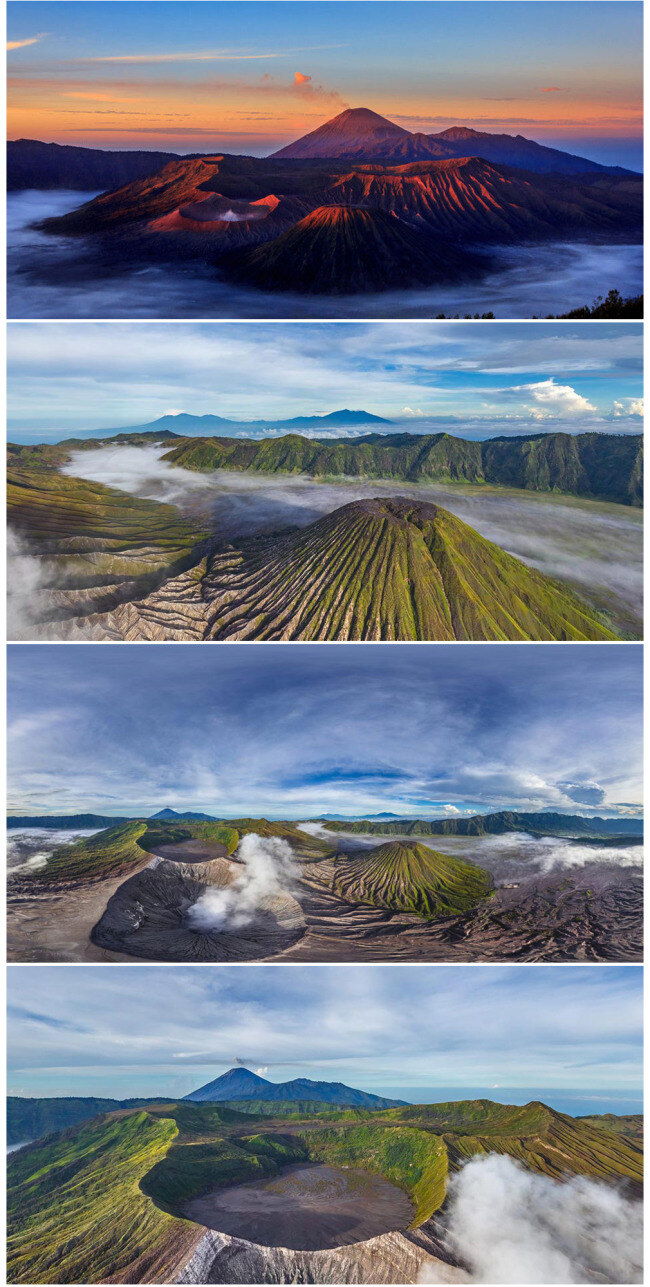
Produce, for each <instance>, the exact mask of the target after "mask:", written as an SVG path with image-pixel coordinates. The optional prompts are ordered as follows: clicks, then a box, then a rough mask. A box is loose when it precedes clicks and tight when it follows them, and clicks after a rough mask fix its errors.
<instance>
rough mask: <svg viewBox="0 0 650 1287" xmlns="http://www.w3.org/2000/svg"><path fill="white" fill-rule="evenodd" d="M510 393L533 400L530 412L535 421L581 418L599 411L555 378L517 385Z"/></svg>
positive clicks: (567, 385) (591, 403) (579, 394)
mask: <svg viewBox="0 0 650 1287" xmlns="http://www.w3.org/2000/svg"><path fill="white" fill-rule="evenodd" d="M510 392H512V393H514V394H523V395H524V396H527V397H530V398H532V400H533V404H534V405H533V407H531V409H530V411H531V415H532V416H533V419H535V420H545V419H547V418H549V417H552V416H580V415H583V414H584V413H585V412H588V411H596V410H597V408H596V407H595V406H594V404H593V402H589V401H588V399H587V398H585V397H583V395H582V394H581V393H578V392H577V391H576V389H574V388H572V386H571V385H570V384H556V382H555V379H554V378H553V376H551V377H550V378H549V379H548V380H538V381H537V382H536V383H535V384H516V385H514V386H513V388H512V390H511V391H510Z"/></svg>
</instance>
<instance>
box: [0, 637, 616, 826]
mask: <svg viewBox="0 0 650 1287" xmlns="http://www.w3.org/2000/svg"><path fill="white" fill-rule="evenodd" d="M641 652H642V650H641V648H640V646H637V645H634V644H619V645H616V644H611V645H607V646H604V645H598V644H594V645H588V644H586V645H582V644H572V645H570V646H566V647H565V646H562V645H553V644H549V645H545V644H535V645H532V644H531V645H527V644H509V645H508V646H507V647H505V646H504V645H501V644H482V645H462V644H427V645H417V644H401V645H400V644H393V645H391V646H390V647H387V646H384V645H381V644H378V645H373V644H355V645H351V646H349V647H343V646H341V645H336V644H333V645H312V646H307V645H304V646H301V645H295V644H294V645H292V644H268V645H263V644H251V645H246V644H238V645H233V646H227V645H216V644H213V645H206V646H204V647H202V648H197V647H196V646H195V645H194V644H175V645H173V646H162V645H157V644H134V645H129V644H120V645H116V646H106V647H102V648H98V647H97V646H96V645H95V644H89V645H86V644H72V645H70V644H49V645H48V644H40V645H38V646H30V645H29V644H27V645H25V644H22V645H21V644H16V645H10V647H9V649H8V653H9V663H8V665H9V803H10V810H11V812H14V813H21V814H22V813H31V814H33V813H41V812H50V813H74V812H77V811H86V810H95V811H100V812H102V813H109V814H116V815H119V814H120V813H122V812H124V813H126V814H127V815H128V814H133V815H137V814H138V813H141V812H145V813H149V812H155V811H157V810H158V809H160V808H162V807H164V806H167V805H169V806H171V807H172V808H177V809H181V810H182V809H199V810H202V811H206V812H208V813H211V814H214V815H217V816H221V817H228V816H230V817H237V816H252V817H260V816H266V817H276V818H277V817H279V818H291V819H296V820H297V819H305V818H308V817H314V816H318V815H319V814H321V813H324V812H325V813H338V812H341V813H343V814H348V815H354V814H367V813H369V814H373V813H379V812H384V811H394V812H397V813H398V814H402V815H404V816H414V815H417V814H425V815H426V814H429V815H433V816H444V815H445V814H448V815H450V816H453V815H454V814H455V813H456V812H458V811H460V812H462V813H474V812H489V811H491V810H494V809H500V808H515V809H521V810H529V809H544V808H550V809H560V810H564V811H568V812H585V813H598V812H602V813H605V814H609V815H612V816H616V815H620V816H626V815H628V814H633V815H637V814H638V813H639V812H640V800H641V770H642V759H641V721H642V706H641Z"/></svg>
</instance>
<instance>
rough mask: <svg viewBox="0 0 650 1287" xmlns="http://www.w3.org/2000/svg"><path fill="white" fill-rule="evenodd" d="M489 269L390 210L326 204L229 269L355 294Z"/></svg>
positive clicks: (256, 278) (270, 284)
mask: <svg viewBox="0 0 650 1287" xmlns="http://www.w3.org/2000/svg"><path fill="white" fill-rule="evenodd" d="M484 267H485V262H484V260H483V259H481V258H480V257H479V256H477V255H474V254H470V253H469V252H467V251H461V250H460V249H459V248H458V247H457V246H454V245H453V244H452V243H451V242H445V241H440V240H439V239H437V238H436V237H434V236H432V235H431V234H430V233H429V232H427V231H426V229H423V228H415V227H413V226H412V225H411V224H410V223H407V222H405V221H404V220H403V219H400V218H398V217H397V216H396V215H395V214H393V213H391V212H390V211H385V210H377V209H368V208H365V207H363V206H352V205H347V204H345V205H338V206H319V208H318V209H317V210H313V211H312V212H311V214H308V215H306V216H305V218H304V219H301V220H300V221H299V222H298V223H297V224H295V225H294V226H293V227H292V228H290V229H288V230H287V231H286V232H284V233H281V235H280V236H279V237H276V238H275V239H274V240H273V241H270V242H265V243H264V244H263V245H261V246H257V247H256V248H255V249H254V250H249V251H246V252H244V254H243V255H234V256H233V258H232V261H231V263H230V271H231V272H233V273H234V274H235V275H237V276H239V277H242V278H243V279H244V280H245V281H246V282H249V283H250V284H251V285H254V286H257V287H258V288H260V289H262V290H290V291H298V292H300V293H301V294H315V295H329V294H337V295H348V294H361V293H365V292H375V291H380V290H389V289H399V288H403V287H405V286H411V287H416V286H422V285H429V284H434V283H436V282H445V281H458V280H460V279H461V278H462V277H467V276H469V275H471V273H472V272H474V274H477V273H478V272H479V270H480V269H483V268H484Z"/></svg>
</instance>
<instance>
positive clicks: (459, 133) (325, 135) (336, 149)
mask: <svg viewBox="0 0 650 1287" xmlns="http://www.w3.org/2000/svg"><path fill="white" fill-rule="evenodd" d="M474 156H475V157H480V158H482V159H484V160H486V161H492V162H495V163H497V164H500V165H509V166H516V167H518V168H519V169H523V170H528V171H529V172H530V173H531V174H557V175H599V174H600V175H615V176H616V175H622V176H624V175H626V174H633V173H634V172H633V171H631V170H626V169H624V168H623V167H621V166H608V165H601V164H599V163H598V162H597V161H590V160H588V159H587V158H586V157H582V156H575V155H573V154H572V153H570V152H563V151H561V150H559V149H558V148H553V147H546V146H544V145H543V144H540V143H535V142H533V141H532V140H531V139H527V138H525V137H524V136H523V135H521V134H516V135H512V134H490V133H485V132H483V131H480V130H474V129H471V128H469V127H468V126H462V125H455V126H452V127H451V128H450V129H447V130H442V131H441V132H440V133H438V134H425V133H421V132H419V133H418V132H412V131H410V130H406V129H404V128H403V127H402V126H400V125H396V124H395V123H394V122H393V121H390V120H388V119H387V118H386V117H385V116H380V115H379V114H378V113H377V112H373V111H372V110H370V109H369V108H365V107H357V108H347V109H346V110H345V111H344V112H341V113H340V114H339V115H338V116H335V117H333V119H332V120H329V121H326V122H325V123H324V124H323V125H320V126H319V127H318V128H317V129H315V130H312V131H311V132H310V133H309V134H305V135H304V136H303V137H302V138H300V139H297V140H296V141H295V142H294V143H289V144H288V145H287V146H286V147H283V148H280V150H279V151H277V152H274V153H273V154H272V155H271V156H270V157H267V158H266V160H265V162H264V164H265V165H267V166H268V167H269V168H270V169H271V172H272V168H273V163H274V162H277V163H280V162H286V161H296V160H299V161H300V160H302V161H304V160H315V161H328V160H329V161H352V162H371V161H375V162H377V161H380V162H383V163H384V164H386V165H404V164H409V163H412V162H417V161H444V160H454V159H457V158H463V157H474ZM210 159H215V154H214V153H212V154H210V153H206V154H203V155H201V154H199V153H196V152H194V153H188V154H186V155H184V156H179V155H178V154H177V153H175V152H145V151H137V152H136V151H133V152H118V151H107V150H105V149H101V148H88V147H76V146H70V145H65V144H64V145H61V144H59V143H45V142H43V141H42V140H40V139H15V140H11V141H9V142H8V144H7V187H8V190H9V191H10V192H15V191H19V190H20V189H24V188H34V189H41V190H45V189H55V188H70V189H72V190H74V189H77V190H79V191H84V190H85V191H98V190H99V191H102V192H105V191H110V190H112V189H115V188H119V187H121V186H122V185H124V184H129V183H133V182H138V181H139V180H142V179H145V178H147V177H148V176H150V175H154V174H156V173H157V172H158V171H159V170H161V169H163V167H165V166H166V165H169V164H176V165H178V164H179V163H183V162H190V161H196V160H199V161H201V160H210ZM275 168H276V170H277V171H278V172H279V173H281V172H282V168H283V167H282V166H281V165H279V164H277V165H276V166H275ZM270 190H272V189H270Z"/></svg>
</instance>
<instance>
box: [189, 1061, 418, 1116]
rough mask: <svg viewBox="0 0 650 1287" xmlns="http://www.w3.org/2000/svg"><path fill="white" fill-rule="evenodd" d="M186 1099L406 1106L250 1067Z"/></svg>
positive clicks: (338, 1084)
mask: <svg viewBox="0 0 650 1287" xmlns="http://www.w3.org/2000/svg"><path fill="white" fill-rule="evenodd" d="M184 1099H185V1100H190V1101H192V1102H194V1103H205V1102H208V1103H218V1102H221V1101H223V1100H242V1099H263V1100H265V1101H271V1102H273V1101H274V1100H278V1101H282V1100H288V1099H290V1100H319V1101H320V1102H321V1103H323V1104H341V1105H342V1106H345V1107H349V1108H400V1107H403V1106H404V1104H405V1102H406V1101H405V1100H403V1099H384V1098H382V1096H381V1095H370V1094H368V1093H366V1092H365V1091H363V1090H353V1089H352V1088H351V1087H350V1086H344V1085H343V1083H342V1082H339V1081H309V1080H307V1078H305V1077H298V1078H296V1079H295V1080H294V1081H284V1082H272V1081H267V1080H266V1078H265V1077H259V1076H258V1074H257V1073H254V1072H251V1071H250V1069H248V1068H243V1067H242V1068H231V1069H230V1070H229V1072H226V1073H223V1074H222V1076H221V1077H217V1078H215V1080H214V1081H210V1082H208V1083H207V1085H205V1086H200V1087H199V1089H198V1090H193V1091H192V1093H191V1094H190V1095H185V1096H184Z"/></svg>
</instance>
